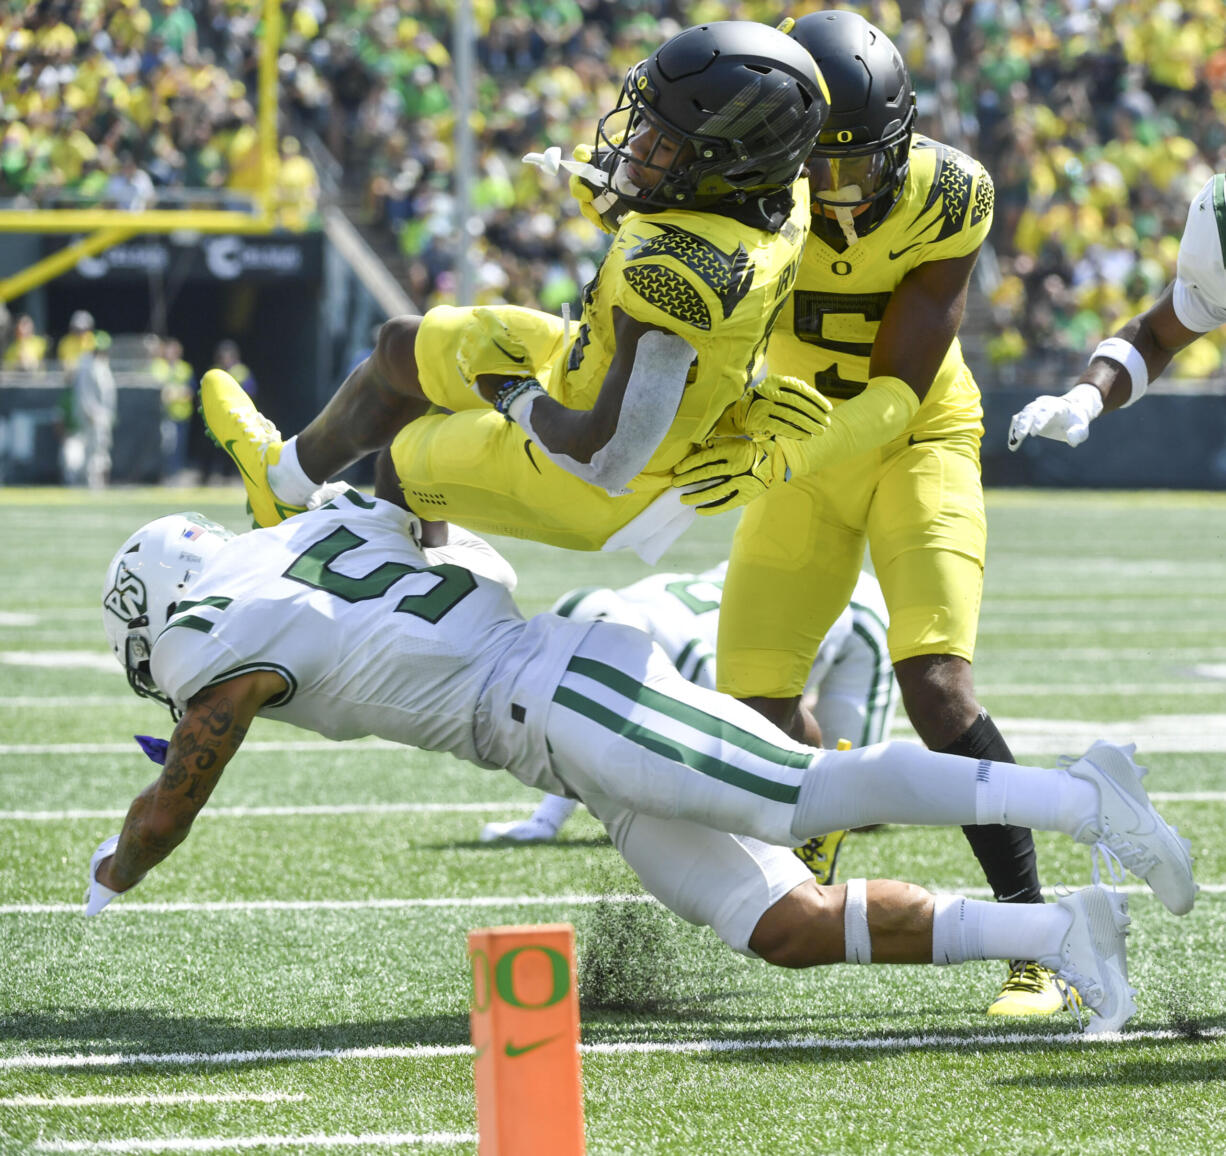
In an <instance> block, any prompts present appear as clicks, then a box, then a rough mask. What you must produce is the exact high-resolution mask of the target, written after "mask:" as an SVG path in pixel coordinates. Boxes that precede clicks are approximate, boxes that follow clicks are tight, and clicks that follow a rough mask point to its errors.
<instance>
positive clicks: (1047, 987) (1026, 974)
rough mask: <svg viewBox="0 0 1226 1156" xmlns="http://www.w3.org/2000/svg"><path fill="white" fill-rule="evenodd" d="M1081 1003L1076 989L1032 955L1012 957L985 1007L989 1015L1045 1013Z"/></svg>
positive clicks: (1047, 1014) (1032, 1014)
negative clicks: (1002, 982)
mask: <svg viewBox="0 0 1226 1156" xmlns="http://www.w3.org/2000/svg"><path fill="white" fill-rule="evenodd" d="M1074 1004H1075V1005H1076V1006H1077V1007H1080V1006H1081V997H1080V996H1079V995H1078V994H1077V989H1076V988H1075V987H1073V986H1072V985H1070V984H1067V983H1065V982H1064V980H1062V979H1057V978H1056V973H1055V972H1054V971H1050V970H1049V969H1048V968H1046V967H1043V966H1042V965H1041V964H1038V963H1035V962H1034V960H1032V959H1014V960H1011V961H1010V963H1009V975H1008V978H1006V980H1005V982H1004V984H1003V986H1002V987H1001V989H1000V994H999V995H998V996H997V997H996V998H995V999H994V1000H993V1001H992V1004H991V1006H990V1007H989V1008H988V1015H990V1016H1049V1015H1053V1014H1054V1013H1055V1012H1058V1011H1061V1010H1063V1009H1064V1008H1066V1007H1067V1008H1069V1009H1070V1010H1072V1006H1073V1005H1074Z"/></svg>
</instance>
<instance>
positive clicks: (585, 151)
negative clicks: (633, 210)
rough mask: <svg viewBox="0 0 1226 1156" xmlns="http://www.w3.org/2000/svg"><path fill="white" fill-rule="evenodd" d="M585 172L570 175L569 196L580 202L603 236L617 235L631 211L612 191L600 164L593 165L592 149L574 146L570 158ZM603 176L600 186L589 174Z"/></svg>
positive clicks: (574, 172)
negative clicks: (625, 217)
mask: <svg viewBox="0 0 1226 1156" xmlns="http://www.w3.org/2000/svg"><path fill="white" fill-rule="evenodd" d="M571 155H572V156H573V157H574V158H575V161H576V162H578V163H579V164H581V165H583V166H584V168H583V169H579V170H577V171H575V170H572V172H571V174H570V195H571V196H572V197H574V198H575V200H576V201H578V202H579V212H581V213H582V214H583V215H584V216H585V217H586V218H587V219H588V220H589V221H591V222H592V224H593V225H595V226H596V228H598V229H600V230H601V231H602V232H604V233H616V232H617V226H618V225H620V224H621V220H622V217H624V216H625V215H626V213H627V212H628V211H629V210H628V209H627V207H626V205H625V204H624V203H623V201H622V199H621V198H620V197H619V196H618V195H617V194H616V193H615V192H614V191H613V190H612V189H611V188H610V187H609V176H608V174H607V173H606V172H605V171H604V170H603V169H602V168H601V167H600V166H599V165H598V164H597V165H593V164H592V158H593V156H594V155H595V154H594V153H593V152H592V146H591V145H586V144H577V145H575V148H574V152H573V153H572V154H571ZM587 170H593V171H595V172H598V173H600V174H601V175H602V176H603V177H604V180H603V182H598V181H597V180H596V179H595V178H594V177H593V176H592V173H591V172H590V171H587Z"/></svg>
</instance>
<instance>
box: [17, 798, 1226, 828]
mask: <svg viewBox="0 0 1226 1156" xmlns="http://www.w3.org/2000/svg"><path fill="white" fill-rule="evenodd" d="M1223 797H1224V798H1226V793H1224V795H1223ZM535 806H536V804H535V803H497V802H495V803H321V804H319V805H318V806H316V805H309V806H301V807H205V809H204V810H203V811H201V812H200V816H199V817H200V818H201V819H204V818H214V819H263V818H268V817H270V816H274V817H278V818H280V817H288V816H292V815H382V814H388V813H391V814H409V815H414V814H435V813H437V814H446V813H447V812H450V811H455V812H463V813H467V812H483V811H494V812H498V813H501V812H503V811H531V810H532V809H533V808H534V807H535ZM127 813H128V811H127V808H126V807H125V808H110V809H106V810H98V811H89V810H78V809H72V810H67V811H0V821H9V822H30V823H55V822H59V821H60V820H67V819H122V818H124V816H125V815H127Z"/></svg>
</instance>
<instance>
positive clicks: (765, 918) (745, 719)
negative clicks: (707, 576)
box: [85, 490, 1196, 1031]
mask: <svg viewBox="0 0 1226 1156" xmlns="http://www.w3.org/2000/svg"><path fill="white" fill-rule="evenodd" d="M421 538H422V526H421V523H420V522H419V521H418V520H417V519H416V518H414V517H412V516H411V515H409V514H408V513H407V512H405V511H404V510H402V509H400V508H398V507H396V506H394V505H392V504H391V503H389V502H384V501H381V500H379V499H372V498H367V497H366V496H364V495H362V494H360V493H358V492H357V491H353V490H349V491H346V492H343V493H341V494H338V495H337V496H336V497H334V498H333V499H332V500H331V501H330V502H328V503H326V504H325V505H323V506H321V507H320V508H318V509H316V510H313V511H310V512H307V513H304V514H302V515H301V516H298V517H293V518H290V519H288V520H287V521H285V522H283V523H282V524H280V525H278V526H274V527H272V528H270V529H263V530H257V531H254V532H253V533H250V534H245V535H242V536H240V537H238V538H229V537H228V536H227V535H226V534H225V531H223V530H221V529H220V527H217V526H216V525H214V524H212V523H209V522H208V521H207V520H206V519H204V518H202V517H200V516H199V515H171V516H170V517H167V518H161V519H158V520H157V521H155V522H152V523H150V524H149V525H147V526H145V527H143V528H142V529H140V530H138V531H137V532H136V533H135V534H134V535H133V536H132V537H131V538H129V539H128V540H127V541H126V542H125V543H124V544H123V546H122V547H121V548H120V550H119V552H118V553H117V554H116V555H115V557H114V558H113V559H112V561H111V564H110V567H109V569H108V571H107V576H106V580H105V584H104V587H103V618H104V624H105V629H106V633H107V635H108V639H109V641H110V643H111V646H112V649H113V650H114V652H115V654H116V656H117V657H118V658H119V660H120V662H121V663H122V664H123V666H124V667H125V669H126V671H127V674H128V679H129V682H130V684H131V685H132V687H133V689H134V690H136V691H137V692H138V693H140V694H142V695H147V696H150V697H153V698H156V699H158V700H159V701H161V702H163V703H166V704H167V705H169V706H170V707H171V710H172V712H173V713H175V714H177V715H178V716H179V717H178V722H177V724H176V726H175V729H174V733H173V735H172V736H171V739H170V742H169V745H168V748H167V750H166V753H165V762H164V766H163V771H162V773H161V775H160V776H159V778H158V779H157V780H156V781H155V782H153V783H152V784H151V785H150V786H149V787H147V788H146V789H145V790H144V791H142V792H141V794H140V795H138V796H137V798H136V799H135V800H134V801H133V803H132V805H131V807H130V808H129V810H128V813H127V817H126V819H125V821H124V824H123V829H122V831H121V832H120V834H119V835H117V836H112V837H111V838H110V839H107V840H106V841H104V842H103V843H102V845H101V846H100V847H98V849H97V850H96V851H95V852H94V855H93V857H92V858H91V860H90V865H89V873H88V878H89V888H88V892H87V895H86V905H85V914H86V915H95V914H97V913H98V912H99V911H101V910H102V909H103V908H104V907H105V906H106V905H107V904H108V903H109V902H110V901H111V900H112V899H113V898H114V897H115V896H116V895H117V894H120V893H122V892H124V891H127V890H129V889H130V888H131V887H133V886H135V885H136V884H137V883H139V882H140V880H141V879H142V878H143V877H144V875H145V873H146V872H147V871H149V870H150V869H151V868H152V867H154V866H155V865H156V864H158V863H160V862H161V861H162V860H163V859H165V858H166V856H167V855H169V854H170V853H171V851H173V850H174V848H175V847H176V846H178V844H179V843H181V842H182V841H183V839H185V838H186V836H187V834H188V831H189V830H190V827H191V824H192V822H193V820H194V819H195V817H196V815H197V813H198V812H199V811H200V809H201V808H202V807H203V806H204V805H205V803H206V802H207V801H208V798H209V795H210V794H211V793H212V791H213V789H214V787H215V786H216V785H217V782H218V779H219V778H220V776H221V774H222V772H223V770H224V769H225V767H226V766H227V765H228V764H229V762H230V760H231V759H232V758H233V757H234V755H235V754H236V752H237V751H238V749H239V747H240V745H241V744H242V742H243V738H244V736H245V735H246V733H247V728H248V727H249V726H250V724H251V722H252V720H253V719H254V718H255V717H256V716H257V715H263V716H266V717H269V718H279V719H282V720H284V721H287V722H291V723H293V724H294V725H296V726H299V727H302V728H303V729H306V730H312V731H315V732H317V733H319V734H323V735H325V736H327V737H330V738H336V739H344V738H356V737H358V736H360V735H369V734H374V735H378V736H380V737H382V738H385V739H389V740H392V741H395V742H400V743H405V744H408V745H413V746H418V747H423V748H426V749H429V750H439V751H448V752H450V753H452V754H455V755H457V756H459V757H461V758H465V759H468V760H470V761H472V762H474V763H476V764H478V765H480V766H484V767H490V768H497V767H505V768H506V769H507V770H509V771H510V773H511V774H513V775H514V776H515V777H516V778H518V779H520V780H521V781H522V782H524V783H527V784H528V785H530V786H534V787H540V788H543V789H545V790H548V791H553V792H557V793H566V794H573V795H576V796H577V797H578V798H580V799H582V800H583V802H584V803H585V804H586V806H587V807H588V809H589V810H590V811H591V812H592V814H593V815H595V816H596V817H597V818H598V819H599V820H600V821H601V822H602V823H604V825H605V827H606V828H607V830H608V832H609V835H610V837H611V838H612V840H613V843H614V845H615V846H616V847H617V849H618V850H619V851H620V852H621V854H622V855H623V856H624V857H625V858H626V860H627V862H628V863H630V865H631V866H632V867H633V868H634V870H635V872H636V873H637V874H638V876H639V878H640V879H641V880H642V882H643V884H644V886H645V887H646V888H647V889H648V890H649V891H650V892H651V893H652V894H653V895H655V896H656V897H657V898H659V899H660V901H661V902H662V903H664V904H665V905H666V906H667V907H669V908H670V909H671V910H673V911H674V912H676V913H677V914H678V915H680V916H681V917H682V918H684V919H687V920H690V921H691V922H694V923H698V924H706V925H708V926H710V927H711V928H713V929H714V930H715V932H716V933H717V934H718V935H719V936H720V937H721V938H722V939H723V940H724V941H725V942H726V943H727V944H728V945H729V946H730V947H732V948H733V949H735V950H737V951H740V952H743V953H744V954H746V955H750V956H755V955H756V956H759V957H761V958H763V959H766V960H768V961H769V962H771V963H775V964H778V965H781V966H787V967H805V966H811V965H816V964H821V963H836V962H844V961H851V962H860V963H869V962H878V963H887V962H898V963H902V962H907V963H955V962H961V961H964V960H969V959H984V958H999V959H1007V958H1011V957H1016V956H1018V955H1026V956H1028V957H1029V958H1035V959H1041V960H1043V961H1044V963H1045V965H1046V966H1049V967H1051V968H1053V969H1056V970H1058V971H1059V973H1060V975H1061V977H1062V979H1063V980H1064V981H1065V982H1067V983H1071V984H1074V985H1075V986H1076V987H1077V989H1078V990H1079V991H1080V993H1081V997H1082V999H1083V1000H1084V1001H1085V1003H1086V1004H1088V1005H1089V1006H1090V1007H1091V1008H1093V1009H1094V1010H1095V1011H1096V1012H1097V1015H1096V1016H1095V1017H1094V1019H1093V1020H1091V1021H1090V1023H1089V1030H1092V1031H1108V1030H1116V1029H1118V1028H1119V1027H1120V1026H1122V1025H1123V1023H1124V1022H1125V1021H1126V1020H1127V1019H1128V1017H1129V1016H1130V1015H1131V1014H1132V1012H1133V1011H1134V1010H1135V1004H1134V1002H1133V998H1132V996H1133V992H1132V989H1131V988H1130V987H1129V985H1128V979H1127V970H1126V958H1125V942H1124V936H1125V929H1126V927H1127V925H1128V922H1129V921H1128V916H1127V899H1126V897H1125V896H1124V895H1122V894H1118V893H1114V892H1112V891H1110V890H1108V889H1106V888H1105V887H1102V886H1101V885H1094V886H1091V887H1087V888H1085V889H1083V890H1081V891H1077V892H1074V893H1073V894H1071V895H1068V896H1065V897H1064V898H1062V899H1061V900H1059V902H1058V903H1053V904H1046V905H1040V904H1035V905H1010V904H996V903H986V902H979V901H976V900H970V899H965V898H962V897H959V896H933V895H931V894H929V893H928V892H927V891H925V890H923V889H922V888H920V887H917V886H915V885H913V884H909V883H903V882H897V881H894V880H873V881H871V882H866V881H865V880H862V879H853V880H851V881H850V882H849V883H848V884H846V885H838V886H830V887H820V886H819V885H818V884H817V883H816V882H815V880H814V879H813V877H812V876H811V875H810V874H809V872H808V870H807V869H806V868H805V867H804V866H803V865H802V864H801V863H800V862H799V861H798V860H797V859H796V858H795V856H793V855H792V854H791V852H790V851H789V850H788V849H787V846H786V845H787V844H790V843H794V842H797V841H800V840H803V839H807V838H809V837H810V836H813V835H817V834H821V833H822V832H824V831H830V830H835V829H839V828H846V827H854V826H861V825H864V824H867V823H874V822H891V823H893V822H905V823H924V824H954V823H957V824H962V823H973V822H980V823H998V822H1001V821H1003V819H1004V816H1005V814H1006V813H1008V815H1009V817H1010V818H1016V819H1017V821H1020V822H1024V823H1026V824H1027V825H1028V826H1031V827H1036V828H1040V829H1047V830H1059V831H1063V832H1064V833H1066V834H1068V835H1069V836H1071V837H1072V838H1074V839H1076V840H1077V841H1079V842H1082V843H1087V844H1094V843H1105V844H1106V845H1107V846H1109V847H1110V848H1111V849H1112V850H1113V851H1114V852H1115V853H1116V854H1117V855H1119V856H1120V857H1121V858H1122V860H1123V861H1124V862H1125V863H1131V864H1133V865H1135V866H1136V867H1137V868H1138V869H1139V870H1142V871H1144V873H1145V877H1146V879H1147V882H1148V883H1149V885H1150V886H1151V887H1152V888H1153V890H1154V892H1155V893H1156V894H1157V895H1158V897H1159V898H1160V899H1161V900H1162V901H1163V902H1164V903H1165V905H1166V906H1167V907H1168V908H1170V909H1171V910H1172V911H1174V912H1175V913H1177V914H1182V913H1184V912H1186V911H1188V910H1189V909H1190V908H1191V906H1192V903H1193V901H1194V899H1195V891H1196V885H1195V883H1194V882H1193V878H1192V868H1191V859H1190V856H1189V854H1188V851H1187V848H1186V844H1185V842H1184V841H1183V840H1181V839H1180V838H1179V836H1178V835H1177V834H1176V833H1175V832H1174V831H1173V829H1172V828H1170V827H1169V826H1168V825H1167V824H1166V823H1165V822H1164V821H1163V820H1162V818H1161V817H1160V816H1159V815H1158V813H1157V812H1156V811H1155V810H1154V808H1153V806H1152V805H1151V804H1150V802H1149V799H1148V797H1147V796H1146V794H1145V791H1144V788H1143V787H1142V786H1141V782H1140V776H1139V773H1138V768H1137V767H1136V765H1135V763H1133V761H1132V759H1131V757H1130V754H1129V752H1128V751H1127V750H1124V749H1121V748H1119V747H1114V746H1111V745H1109V744H1106V743H1096V744H1095V745H1094V746H1093V747H1092V748H1091V749H1090V750H1089V751H1088V752H1087V753H1086V755H1085V756H1083V757H1082V758H1081V759H1079V760H1077V761H1076V762H1075V763H1073V764H1072V765H1071V766H1069V767H1068V768H1067V769H1052V770H1047V769H1040V768H1037V767H1021V766H1016V765H1012V764H1004V763H993V762H990V761H987V760H980V761H976V760H974V759H968V758H962V757H959V756H951V755H941V754H937V753H934V752H931V751H928V750H925V749H924V748H922V747H920V746H918V745H912V744H908V743H883V744H878V745H876V746H872V747H865V748H860V749H857V750H849V751H823V750H815V749H814V748H812V747H806V746H804V745H802V744H800V743H797V742H794V741H793V740H791V739H789V738H788V737H787V736H786V735H785V734H783V732H782V731H780V730H778V729H777V728H775V727H774V726H773V725H772V724H771V723H769V722H768V721H767V720H766V719H764V718H763V717H762V716H761V715H759V714H758V713H757V712H756V711H754V710H753V709H752V708H750V707H748V706H745V705H743V704H741V703H738V702H736V701H734V700H733V699H731V698H728V697H725V696H723V695H719V694H717V693H715V692H713V691H709V690H707V689H705V688H703V687H699V686H695V685H693V684H692V683H690V682H687V681H686V680H685V679H684V678H682V677H681V675H680V674H678V673H677V669H676V667H675V666H673V664H672V663H671V662H669V661H668V659H667V658H666V656H665V655H664V653H663V651H661V650H660V649H659V648H658V647H657V646H656V645H655V644H654V643H653V642H652V641H651V639H650V638H648V637H647V636H646V635H645V634H643V633H642V632H640V631H638V630H631V629H627V628H626V627H624V626H620V625H617V624H614V623H609V622H590V623H589V622H575V621H571V620H569V619H566V618H563V617H560V616H558V615H554V614H541V615H537V616H536V617H535V618H532V619H530V620H528V621H525V620H524V618H523V617H522V616H521V615H520V613H519V611H518V609H517V608H516V606H515V603H514V601H513V600H512V598H511V594H510V591H509V589H508V584H509V583H510V582H511V581H512V579H513V574H512V572H511V570H510V567H509V566H508V565H507V564H506V563H505V562H504V561H503V560H502V559H501V558H500V557H499V556H498V555H497V554H496V553H495V552H494V551H493V550H492V549H491V548H489V547H488V546H485V545H484V544H483V543H481V542H480V541H479V540H477V539H474V538H473V537H472V536H470V535H465V534H460V535H459V536H458V537H457V540H456V541H454V542H452V543H450V544H448V545H447V546H445V547H443V548H441V549H438V550H429V549H426V548H424V547H422V546H421V545H420V542H421Z"/></svg>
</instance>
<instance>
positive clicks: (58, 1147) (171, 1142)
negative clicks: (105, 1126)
mask: <svg viewBox="0 0 1226 1156" xmlns="http://www.w3.org/2000/svg"><path fill="white" fill-rule="evenodd" d="M476 1140H477V1134H476V1132H362V1133H359V1134H356V1135H355V1134H353V1133H349V1132H345V1133H339V1134H337V1135H328V1134H325V1133H322V1132H314V1133H311V1134H309V1135H303V1136H228V1137H227V1136H166V1137H164V1138H160V1139H131V1140H35V1141H34V1148H35V1150H36V1151H38V1152H222V1151H225V1152H231V1151H233V1150H234V1149H236V1148H300V1149H302V1150H303V1151H305V1150H306V1149H307V1148H396V1147H400V1146H402V1145H404V1144H420V1145H428V1144H431V1145H455V1144H473V1143H475V1142H476Z"/></svg>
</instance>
